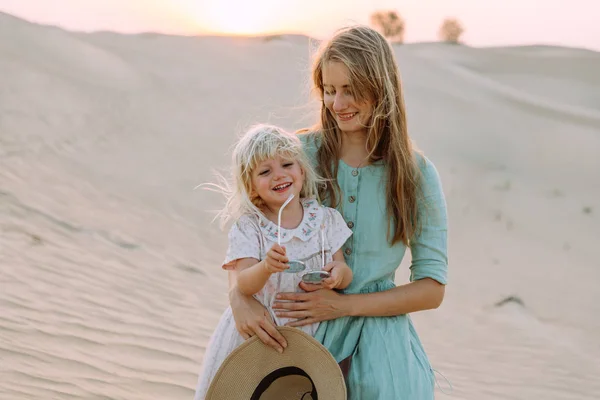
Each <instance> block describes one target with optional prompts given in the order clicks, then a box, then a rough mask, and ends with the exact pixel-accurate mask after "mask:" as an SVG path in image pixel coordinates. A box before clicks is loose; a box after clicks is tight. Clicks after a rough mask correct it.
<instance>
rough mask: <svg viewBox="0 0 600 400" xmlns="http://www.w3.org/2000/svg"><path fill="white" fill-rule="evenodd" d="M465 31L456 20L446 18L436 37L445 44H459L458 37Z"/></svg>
mask: <svg viewBox="0 0 600 400" xmlns="http://www.w3.org/2000/svg"><path fill="white" fill-rule="evenodd" d="M464 31H465V30H464V29H463V27H462V25H461V23H460V22H458V20H457V19H456V18H446V19H445V20H444V22H443V23H442V26H441V27H440V30H439V32H438V36H439V38H440V40H441V41H443V42H446V43H454V44H457V43H460V36H461V35H462V34H463V32H464Z"/></svg>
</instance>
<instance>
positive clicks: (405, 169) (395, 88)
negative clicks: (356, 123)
mask: <svg viewBox="0 0 600 400" xmlns="http://www.w3.org/2000/svg"><path fill="white" fill-rule="evenodd" d="M332 61H333V62H340V63H342V64H343V65H345V66H346V67H347V68H348V70H349V71H350V86H351V89H352V92H353V93H354V96H355V100H356V101H357V102H362V101H366V100H367V99H368V100H370V101H372V103H373V105H374V106H373V110H372V117H371V120H370V122H369V123H368V126H367V130H368V136H367V143H366V147H367V151H368V153H369V161H370V162H375V161H378V160H383V161H384V163H385V165H386V167H387V184H386V199H387V201H386V204H387V213H388V215H389V217H390V225H388V239H389V240H390V243H391V244H395V243H397V242H399V241H402V242H403V243H404V244H406V245H408V244H409V240H410V238H412V237H413V235H414V234H415V233H416V232H417V231H418V226H419V223H418V222H419V221H418V208H417V196H418V193H419V183H420V179H419V176H420V173H419V168H418V166H417V162H416V159H415V150H414V149H413V145H412V142H411V140H410V138H409V135H408V131H407V126H406V111H405V106H404V97H403V92H402V83H401V79H400V73H399V70H398V65H397V64H396V60H395V58H394V53H393V50H392V48H391V46H390V44H389V43H388V42H387V40H386V39H385V38H384V37H383V36H382V35H381V34H380V33H379V32H377V31H375V30H373V29H371V28H369V27H366V26H353V27H348V28H344V29H341V30H339V31H337V32H336V34H335V35H334V36H333V37H332V38H331V39H330V40H329V41H326V42H324V43H323V44H322V45H321V47H320V48H319V51H318V52H317V54H316V57H315V60H314V64H313V68H312V84H313V89H314V90H315V91H316V92H317V93H318V94H319V96H320V99H321V116H320V121H319V122H318V124H317V126H316V127H315V128H314V130H315V131H317V132H320V137H321V143H320V146H319V149H318V151H317V163H318V168H317V171H318V172H319V173H320V174H321V175H322V176H323V177H324V178H325V179H326V180H327V181H328V182H332V183H330V184H328V185H327V186H326V187H325V188H324V189H323V190H322V193H321V198H322V199H324V200H325V199H327V200H328V201H329V202H330V204H329V205H330V206H331V207H337V206H338V204H339V202H340V187H339V185H338V183H337V181H336V180H335V177H336V176H337V170H338V163H337V162H334V161H339V160H340V151H341V147H342V146H341V145H342V133H341V131H340V130H339V128H338V126H337V123H336V121H335V118H334V116H333V115H331V113H330V111H329V110H328V109H327V107H325V105H324V104H323V66H324V64H325V63H327V62H332Z"/></svg>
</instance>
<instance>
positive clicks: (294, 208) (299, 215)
mask: <svg viewBox="0 0 600 400" xmlns="http://www.w3.org/2000/svg"><path fill="white" fill-rule="evenodd" d="M280 208H281V207H280V206H275V207H271V206H268V205H266V204H265V205H264V206H263V207H262V208H261V211H262V212H263V214H264V215H265V217H267V219H268V220H269V221H271V222H273V223H275V224H276V223H277V217H278V215H279V209H280ZM303 218H304V208H303V207H302V204H301V203H300V199H299V198H295V199H292V201H291V202H290V203H289V204H288V205H287V206H285V209H284V210H283V212H282V213H281V227H282V228H285V229H294V228H297V227H298V225H300V223H301V222H302V219H303Z"/></svg>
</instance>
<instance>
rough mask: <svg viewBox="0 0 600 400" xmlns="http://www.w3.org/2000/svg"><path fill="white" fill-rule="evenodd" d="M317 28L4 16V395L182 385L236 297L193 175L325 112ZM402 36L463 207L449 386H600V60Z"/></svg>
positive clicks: (419, 110) (438, 352)
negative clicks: (257, 138) (318, 97)
mask: <svg viewBox="0 0 600 400" xmlns="http://www.w3.org/2000/svg"><path fill="white" fill-rule="evenodd" d="M315 45H316V42H315V41H314V40H311V39H309V38H306V37H303V36H281V37H275V38H268V39H265V38H234V37H175V36H166V35H158V34H140V35H120V34H116V33H110V32H97V33H77V32H68V31H64V30H61V29H59V28H56V27H49V26H41V25H36V24H32V23H29V22H26V21H23V20H20V19H17V18H14V17H12V16H10V15H6V14H0V399H7V400H16V399H23V400H26V399H40V398H45V399H123V400H135V399H140V400H147V399H159V398H161V399H167V398H168V399H171V400H176V399H191V398H192V396H193V389H194V386H195V383H196V379H197V373H198V371H199V369H200V362H201V359H202V354H203V352H204V348H205V346H206V343H207V340H208V337H209V335H210V333H211V332H212V329H213V328H214V326H215V325H216V322H217V320H218V318H219V316H220V314H221V312H222V311H223V309H224V308H225V307H226V305H227V295H226V291H227V276H226V273H225V272H224V271H222V270H221V269H220V268H219V265H220V262H221V261H222V258H223V255H224V251H225V246H226V242H225V240H226V232H224V231H221V230H219V227H218V224H217V223H213V222H212V218H213V215H214V214H213V213H212V211H211V210H215V209H217V208H218V207H219V206H220V204H221V201H222V199H221V198H220V197H219V196H217V195H216V194H212V193H209V192H206V191H201V190H195V191H194V190H193V188H194V187H195V186H196V185H198V184H199V183H202V182H206V181H210V180H212V173H213V170H215V169H217V170H220V171H226V170H227V168H228V164H229V153H228V152H229V150H230V146H231V144H232V143H233V141H234V140H235V137H236V135H237V134H239V133H240V132H241V131H242V130H243V129H244V128H246V127H248V126H249V125H250V124H252V123H254V122H271V123H276V124H280V125H282V126H284V127H286V128H288V129H290V130H292V129H297V128H301V127H304V126H308V125H310V124H312V123H313V122H314V121H315V118H316V115H315V113H314V111H315V107H316V104H315V101H314V99H311V97H310V90H309V84H308V72H309V68H310V57H311V51H312V49H313V48H314V46H315ZM395 52H396V55H397V58H398V62H399V65H400V68H401V72H402V76H403V80H404V86H405V89H406V102H407V107H408V123H409V129H410V132H411V134H412V136H413V138H414V140H415V142H416V144H417V145H418V147H419V148H420V149H422V150H423V151H424V152H425V154H426V155H427V156H428V157H429V158H430V159H431V160H432V161H433V162H434V163H435V165H436V166H437V167H438V169H439V171H440V174H441V177H442V180H443V184H444V189H445V193H446V195H447V201H448V207H449V215H450V257H449V259H450V265H449V285H448V287H447V292H446V293H447V295H446V299H445V301H444V304H443V305H442V307H441V308H439V309H438V310H435V311H427V312H421V313H416V314H414V315H413V319H414V321H415V323H416V326H417V329H418V331H419V334H420V336H421V339H422V341H423V343H424V346H425V348H426V350H427V352H428V355H429V357H430V360H431V363H432V365H433V367H434V368H435V369H436V370H437V371H440V372H441V373H442V374H443V375H444V376H445V377H446V378H448V380H449V381H450V382H451V383H452V385H453V387H454V389H453V391H452V392H451V393H450V394H444V393H443V392H442V391H440V390H437V393H438V395H437V398H439V399H473V400H481V399H486V400H487V399H527V400H529V399H544V400H564V399H580V400H583V399H598V398H600V379H598V377H599V376H600V362H599V361H598V360H600V290H599V289H598V285H599V284H600V226H599V225H600V219H599V216H600V200H599V199H600V73H599V72H598V71H600V53H596V52H592V51H588V50H582V49H572V48H560V47H549V46H526V47H505V48H472V47H468V46H452V45H444V44H439V43H422V44H408V45H403V46H396V47H395ZM409 263H410V257H409V256H407V257H406V259H405V261H404V262H403V265H402V267H401V268H400V270H399V274H398V276H397V281H398V283H402V282H406V280H407V278H408V265H409ZM390 340H393V338H391V339H390ZM439 379H440V381H441V382H440V384H441V385H442V388H444V390H445V391H448V386H447V384H446V383H445V382H444V381H443V380H442V379H441V378H439Z"/></svg>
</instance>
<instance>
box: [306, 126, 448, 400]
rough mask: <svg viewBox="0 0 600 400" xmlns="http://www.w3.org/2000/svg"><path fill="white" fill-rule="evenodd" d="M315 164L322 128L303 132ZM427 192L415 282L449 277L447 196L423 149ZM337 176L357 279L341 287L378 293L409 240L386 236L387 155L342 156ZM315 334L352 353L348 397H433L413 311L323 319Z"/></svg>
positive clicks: (413, 246) (341, 355) (390, 280)
mask: <svg viewBox="0 0 600 400" xmlns="http://www.w3.org/2000/svg"><path fill="white" fill-rule="evenodd" d="M300 138H301V140H302V142H303V144H304V149H305V151H306V152H307V154H308V156H309V158H310V159H311V161H312V162H313V163H314V164H315V165H316V152H317V148H318V142H319V135H318V134H315V133H310V134H304V135H300ZM417 157H418V159H417V160H418V162H419V166H420V168H421V172H422V185H423V186H422V189H423V199H422V201H421V202H420V204H419V214H420V215H421V216H422V217H423V218H422V221H423V222H422V230H421V231H420V234H419V235H418V236H416V237H415V238H413V239H412V240H411V241H410V251H411V254H412V262H411V267H410V269H411V274H410V279H411V281H415V280H418V279H423V278H432V279H434V280H436V281H438V282H440V283H442V284H446V278H447V268H448V258H447V214H446V201H445V198H444V194H443V192H442V187H441V183H440V179H439V175H438V173H437V170H436V169H435V167H434V165H433V164H432V163H431V162H430V161H429V160H428V159H427V158H425V157H424V156H421V155H418V156H417ZM337 181H338V183H339V185H340V188H341V194H342V201H341V204H340V206H339V207H338V211H339V212H340V213H341V214H342V216H343V217H344V219H345V220H346V222H347V223H348V226H349V227H350V228H351V229H352V231H353V235H352V236H351V237H350V239H348V241H347V242H346V243H345V244H344V246H343V250H344V256H345V257H346V262H347V263H348V265H349V266H350V268H351V269H352V272H353V274H354V279H353V281H352V283H351V285H350V286H349V287H348V288H347V289H346V290H344V293H373V292H380V291H384V290H389V289H391V288H393V287H394V286H395V284H394V275H395V272H396V269H397V268H398V267H399V265H400V263H401V261H402V258H403V257H404V254H405V253H406V246H405V245H404V244H403V243H402V242H400V243H397V244H395V245H393V246H390V244H389V241H388V240H387V237H386V236H387V235H386V231H387V226H388V219H389V218H388V216H387V213H386V199H385V183H386V166H385V164H384V162H383V161H381V162H377V163H374V164H371V165H369V166H366V167H362V168H358V169H357V168H352V167H350V166H349V165H347V164H345V163H344V162H343V161H341V160H340V161H339V169H338V175H337ZM316 338H317V340H319V341H320V342H321V343H323V345H325V347H327V348H328V349H329V351H330V352H331V353H332V354H333V356H334V357H335V359H336V360H337V361H338V362H340V361H342V360H344V359H346V358H347V357H349V356H352V359H351V364H350V371H349V373H348V377H347V382H346V384H347V387H348V399H349V400H392V399H393V400H429V399H433V398H434V377H433V370H432V368H431V365H430V363H429V360H428V358H427V355H426V354H425V351H424V349H423V346H422V344H421V341H420V340H419V337H418V335H417V333H416V331H415V328H414V326H413V324H412V321H411V319H410V316H409V315H398V316H394V317H343V318H338V319H335V320H330V321H325V322H322V323H321V325H320V327H319V329H318V331H317V333H316Z"/></svg>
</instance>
